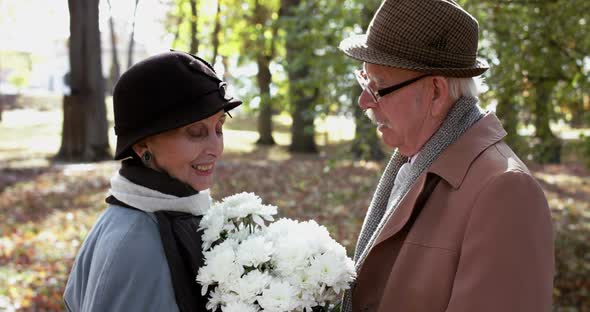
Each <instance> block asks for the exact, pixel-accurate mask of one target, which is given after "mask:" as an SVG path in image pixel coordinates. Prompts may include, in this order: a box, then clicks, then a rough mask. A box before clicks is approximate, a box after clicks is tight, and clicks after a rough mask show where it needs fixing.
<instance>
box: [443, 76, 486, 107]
mask: <svg viewBox="0 0 590 312" xmlns="http://www.w3.org/2000/svg"><path fill="white" fill-rule="evenodd" d="M447 81H448V84H449V95H450V96H451V98H452V99H453V100H455V101H456V100H458V99H459V98H460V97H462V96H473V97H477V96H478V95H479V88H478V87H477V81H475V78H452V77H447Z"/></svg>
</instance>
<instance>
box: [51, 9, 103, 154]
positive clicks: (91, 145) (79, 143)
mask: <svg viewBox="0 0 590 312" xmlns="http://www.w3.org/2000/svg"><path fill="white" fill-rule="evenodd" d="M98 4H99V0H69V1H68V7H69V10H70V34H71V35H70V40H69V56H70V57H69V60H70V73H69V80H68V83H69V87H70V90H71V91H70V94H68V95H65V96H64V102H63V127H62V141H61V147H60V149H59V151H58V153H57V156H56V158H57V159H60V160H65V161H98V160H105V159H110V158H111V151H110V147H109V141H108V135H107V131H108V124H107V116H106V106H105V98H104V88H105V87H104V78H103V73H102V58H101V55H102V52H101V51H102V50H101V42H100V32H99V28H98Z"/></svg>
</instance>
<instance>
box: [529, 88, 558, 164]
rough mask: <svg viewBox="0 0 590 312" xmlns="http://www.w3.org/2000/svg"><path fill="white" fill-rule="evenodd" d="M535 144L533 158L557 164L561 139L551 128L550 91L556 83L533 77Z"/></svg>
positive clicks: (540, 161) (541, 161)
mask: <svg viewBox="0 0 590 312" xmlns="http://www.w3.org/2000/svg"><path fill="white" fill-rule="evenodd" d="M533 82H534V88H535V92H536V98H535V105H534V107H535V111H534V114H535V137H536V139H537V140H536V141H537V145H536V146H535V152H534V158H535V160H536V161H538V162H539V163H554V164H557V163H559V162H560V160H561V140H560V139H559V138H557V137H556V136H555V135H554V134H553V132H551V128H550V127H549V122H550V121H551V92H552V91H553V88H554V87H555V85H556V82H555V81H553V80H548V79H544V78H540V79H535V80H533Z"/></svg>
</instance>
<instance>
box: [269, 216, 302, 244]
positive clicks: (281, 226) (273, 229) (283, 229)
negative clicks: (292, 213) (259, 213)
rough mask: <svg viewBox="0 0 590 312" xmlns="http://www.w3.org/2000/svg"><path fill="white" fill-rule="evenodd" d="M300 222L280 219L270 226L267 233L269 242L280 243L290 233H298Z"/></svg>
mask: <svg viewBox="0 0 590 312" xmlns="http://www.w3.org/2000/svg"><path fill="white" fill-rule="evenodd" d="M298 224H299V223H298V222H297V221H295V220H291V219H285V218H282V219H279V220H277V221H275V222H273V223H271V224H269V225H268V227H267V229H266V231H265V233H266V236H267V237H268V239H269V240H273V241H279V240H280V239H281V238H283V237H284V236H286V235H288V234H289V233H293V232H295V231H297V227H298Z"/></svg>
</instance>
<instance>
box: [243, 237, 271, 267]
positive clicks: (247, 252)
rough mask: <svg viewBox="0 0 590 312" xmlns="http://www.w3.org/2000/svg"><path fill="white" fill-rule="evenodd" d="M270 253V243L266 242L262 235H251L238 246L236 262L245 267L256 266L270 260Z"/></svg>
mask: <svg viewBox="0 0 590 312" xmlns="http://www.w3.org/2000/svg"><path fill="white" fill-rule="evenodd" d="M272 253H273V246H272V243H270V242H267V241H266V240H265V238H264V237H263V236H257V237H252V238H249V239H247V240H245V241H243V242H242V243H241V244H240V246H239V247H238V251H237V253H236V262H237V263H238V264H240V265H243V266H245V267H257V266H259V265H260V264H262V263H265V262H268V261H270V256H271V255H272Z"/></svg>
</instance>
